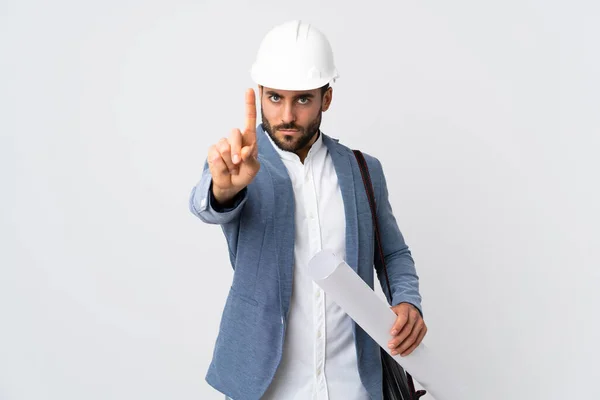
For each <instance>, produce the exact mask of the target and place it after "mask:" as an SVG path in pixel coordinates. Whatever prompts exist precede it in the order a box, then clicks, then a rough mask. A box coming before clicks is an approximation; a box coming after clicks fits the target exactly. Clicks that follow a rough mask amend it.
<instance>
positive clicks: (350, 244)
mask: <svg viewBox="0 0 600 400" xmlns="http://www.w3.org/2000/svg"><path fill="white" fill-rule="evenodd" d="M323 143H324V144H325V145H326V146H327V149H328V150H329V154H330V155H331V159H332V161H333V166H334V168H335V172H336V173H337V178H338V183H339V185H340V189H341V191H342V199H343V201H344V213H345V215H346V263H348V265H349V266H350V267H351V268H352V269H353V270H354V271H358V217H357V212H356V191H355V188H354V172H353V168H352V161H353V160H352V158H353V157H354V154H353V153H352V152H350V151H347V150H346V149H345V148H344V147H342V146H341V145H339V144H338V143H337V139H332V138H330V137H329V136H327V135H325V134H323Z"/></svg>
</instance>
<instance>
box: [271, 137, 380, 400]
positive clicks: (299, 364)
mask: <svg viewBox="0 0 600 400" xmlns="http://www.w3.org/2000/svg"><path fill="white" fill-rule="evenodd" d="M265 134H266V133H265ZM266 135H267V137H269V135H268V134H266ZM318 135H319V136H318V138H317V140H316V141H315V143H314V144H313V145H312V146H311V148H310V151H309V152H308V155H307V156H306V159H305V160H304V164H303V163H302V162H301V161H300V158H299V157H298V156H297V155H296V154H295V153H293V152H288V151H284V150H281V149H280V148H279V147H277V145H275V143H273V141H272V139H271V138H270V137H269V140H271V144H272V145H273V147H274V148H275V150H277V152H278V153H279V154H280V157H281V160H282V161H283V164H284V165H285V167H286V168H287V170H288V173H289V176H290V179H291V181H292V185H293V188H294V199H295V205H296V208H295V224H296V232H295V245H294V278H293V287H292V298H291V302H290V311H289V316H288V321H287V330H286V335H285V340H284V347H283V357H282V360H281V364H280V365H279V367H278V369H277V372H276V374H275V378H274V379H273V382H272V383H271V385H270V386H269V388H268V389H267V391H266V393H265V395H264V396H263V399H267V400H368V399H369V395H368V393H367V391H366V390H365V388H364V386H363V385H362V383H361V381H360V376H359V373H358V364H357V357H356V346H355V343H354V335H353V334H352V320H351V319H350V317H348V315H347V314H346V313H345V312H343V311H342V309H341V308H340V307H339V306H337V305H336V304H335V303H334V302H333V301H331V300H330V299H329V298H327V296H325V292H324V291H323V290H322V289H321V288H319V286H317V284H315V283H314V282H313V281H312V279H310V278H309V277H308V275H306V274H305V273H304V272H303V268H302V267H303V266H305V265H307V264H308V261H309V260H310V259H311V258H312V256H314V255H315V254H316V253H317V252H318V251H320V250H322V249H324V248H327V249H331V250H333V251H334V252H335V253H336V254H338V255H340V256H341V257H343V258H345V255H346V220H345V215H344V203H343V200H342V193H341V191H340V186H339V183H338V179H337V174H336V172H335V169H334V166H333V162H332V160H331V156H330V155H329V151H328V149H327V146H325V145H324V144H323V137H322V135H321V133H319V134H318Z"/></svg>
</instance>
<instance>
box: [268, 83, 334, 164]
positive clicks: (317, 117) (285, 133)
mask: <svg viewBox="0 0 600 400" xmlns="http://www.w3.org/2000/svg"><path fill="white" fill-rule="evenodd" d="M259 90H260V94H261V95H260V98H261V116H262V123H263V127H264V128H265V131H266V132H267V134H268V135H269V136H270V137H271V139H272V140H273V142H275V144H276V145H277V146H278V147H279V148H280V149H282V150H285V151H291V152H294V153H296V154H298V155H299V156H300V157H301V158H302V159H304V157H303V156H306V154H307V153H308V150H309V149H310V146H311V145H312V144H313V143H314V140H315V139H316V133H317V132H318V131H319V127H320V126H321V115H322V113H323V111H327V109H328V108H329V105H330V103H331V92H332V89H331V88H328V89H327V91H326V92H325V94H324V95H321V89H320V88H319V89H314V90H303V91H295V90H277V89H272V88H267V87H262V86H260V87H259Z"/></svg>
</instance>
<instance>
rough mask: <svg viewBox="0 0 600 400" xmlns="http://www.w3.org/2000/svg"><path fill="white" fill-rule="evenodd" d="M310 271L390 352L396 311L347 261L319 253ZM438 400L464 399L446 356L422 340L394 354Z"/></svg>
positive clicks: (324, 251)
mask: <svg viewBox="0 0 600 400" xmlns="http://www.w3.org/2000/svg"><path fill="white" fill-rule="evenodd" d="M306 269H307V273H308V275H309V276H310V277H311V278H312V279H313V280H314V281H315V283H316V284H317V285H319V286H320V287H321V288H322V289H323V290H324V291H325V293H326V295H328V296H331V298H332V300H333V301H335V302H336V303H337V304H338V305H339V306H340V307H341V308H342V309H343V310H344V311H345V312H346V314H348V315H349V316H350V318H352V319H353V320H354V321H355V322H356V323H357V324H358V325H360V327H361V328H362V329H363V330H364V331H365V332H366V333H367V334H368V335H369V336H371V338H373V340H375V342H377V344H379V346H381V347H382V348H383V349H384V350H385V351H387V353H388V354H390V356H392V355H391V350H390V349H389V348H388V342H389V341H390V340H391V339H392V336H391V335H390V331H391V329H392V326H393V325H394V322H395V321H396V314H395V313H394V311H392V310H391V309H390V306H389V305H388V304H387V303H386V302H385V301H384V300H383V299H382V298H381V297H379V296H378V295H377V294H376V293H375V292H374V291H373V290H372V289H371V288H370V287H369V285H367V284H366V283H365V282H364V281H363V280H362V279H361V278H360V276H358V275H357V274H356V273H355V272H354V271H353V270H352V268H350V266H349V265H348V264H346V262H345V261H344V260H343V259H342V258H341V257H339V256H338V255H336V254H335V253H333V252H332V251H330V250H322V251H320V252H319V253H317V254H316V255H315V256H314V257H313V258H312V259H311V260H310V261H309V263H308V266H307V267H306ZM392 357H393V358H394V360H396V361H397V362H398V364H400V365H401V366H402V368H404V369H405V370H406V371H408V372H409V373H410V374H411V375H412V376H413V378H414V379H415V380H416V381H418V382H419V383H420V384H421V385H422V386H423V388H425V390H427V391H428V392H429V394H431V395H432V396H433V397H435V398H436V400H461V397H460V393H459V391H458V387H457V385H456V384H454V383H453V382H452V381H451V378H450V376H451V374H449V372H450V371H448V370H444V367H443V365H442V362H441V361H442V360H439V359H437V358H436V357H434V356H433V355H432V354H431V351H430V350H429V349H428V348H427V347H426V346H425V344H423V342H421V344H420V345H419V346H418V347H417V348H416V349H415V350H414V351H413V352H412V353H411V354H409V355H408V356H406V357H401V356H400V355H399V354H397V355H395V356H392Z"/></svg>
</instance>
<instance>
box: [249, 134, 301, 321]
mask: <svg viewBox="0 0 600 400" xmlns="http://www.w3.org/2000/svg"><path fill="white" fill-rule="evenodd" d="M266 135H267V133H266V132H265V131H264V130H263V128H262V125H259V126H258V127H257V129H256V138H257V141H258V159H259V161H260V163H261V169H263V168H264V169H265V172H266V173H267V174H268V175H269V176H270V178H271V183H272V191H271V193H269V192H268V189H267V188H264V190H265V193H264V194H265V198H267V199H269V202H270V203H271V204H269V207H270V208H271V209H272V210H273V214H272V215H273V233H274V235H275V243H276V249H277V266H276V267H277V272H278V274H279V298H280V299H281V306H282V310H281V312H282V314H281V315H282V316H284V315H285V316H287V314H288V310H289V308H290V293H292V283H293V275H294V269H293V267H294V237H295V234H296V224H295V220H294V213H295V208H296V205H295V201H294V189H293V187H292V181H291V179H290V176H289V174H288V171H287V168H286V167H285V165H284V164H283V161H281V158H280V157H279V154H278V153H277V151H276V150H275V149H274V148H273V145H272V144H271V142H270V141H269V139H268V138H267V136H266ZM267 196H268V197H267Z"/></svg>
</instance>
